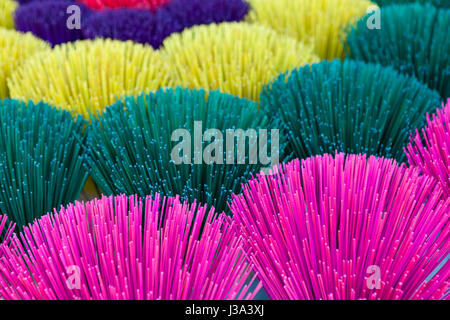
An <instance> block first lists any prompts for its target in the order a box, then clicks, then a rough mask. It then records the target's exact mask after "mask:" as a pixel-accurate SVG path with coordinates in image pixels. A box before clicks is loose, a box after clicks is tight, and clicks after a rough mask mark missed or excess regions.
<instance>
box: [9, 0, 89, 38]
mask: <svg viewBox="0 0 450 320" xmlns="http://www.w3.org/2000/svg"><path fill="white" fill-rule="evenodd" d="M74 6H76V7H77V8H78V9H79V10H80V25H79V26H77V25H76V19H75V20H74V19H72V18H70V17H71V16H72V15H71V14H69V13H68V12H72V11H71V10H70V8H71V7H74ZM90 14H91V11H90V10H89V8H87V7H86V6H85V5H83V4H81V3H77V2H75V1H71V0H59V1H55V0H45V1H34V2H30V3H27V4H24V5H21V6H20V7H19V8H18V9H17V10H16V12H15V19H14V21H15V26H16V29H17V30H18V31H21V32H31V33H32V34H33V35H35V36H36V37H39V38H41V39H43V40H45V41H47V42H48V43H50V44H51V45H52V46H56V45H58V44H62V43H66V42H73V41H77V40H81V39H83V34H82V29H83V28H84V26H82V22H83V21H84V20H86V19H87V17H88V16H89V15H90ZM72 23H73V24H74V25H72ZM83 23H84V22H83Z"/></svg>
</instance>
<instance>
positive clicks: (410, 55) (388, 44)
mask: <svg viewBox="0 0 450 320" xmlns="http://www.w3.org/2000/svg"><path fill="white" fill-rule="evenodd" d="M447 2H448V3H450V1H447ZM374 18H376V17H375V16H373V14H369V15H368V16H366V17H364V18H362V19H361V20H360V21H359V22H358V23H357V24H356V26H354V27H351V28H349V33H348V35H347V47H346V49H347V54H348V57H350V58H352V59H355V60H363V61H366V62H373V63H380V64H381V65H383V66H393V67H394V68H395V69H396V70H398V71H400V72H401V73H404V74H409V75H413V76H415V77H416V78H417V79H419V80H420V81H421V82H423V83H424V84H426V85H428V87H430V88H431V89H434V90H437V91H438V92H439V93H440V94H441V97H442V98H443V99H447V98H448V97H450V37H449V36H448V31H449V25H450V9H444V8H442V9H438V8H436V7H434V6H431V5H420V4H417V3H414V4H408V5H392V6H386V7H382V8H381V12H380V13H379V17H378V19H379V25H378V27H379V28H369V27H368V26H369V25H371V23H372V22H374V20H373V19H374ZM368 19H370V20H371V21H368Z"/></svg>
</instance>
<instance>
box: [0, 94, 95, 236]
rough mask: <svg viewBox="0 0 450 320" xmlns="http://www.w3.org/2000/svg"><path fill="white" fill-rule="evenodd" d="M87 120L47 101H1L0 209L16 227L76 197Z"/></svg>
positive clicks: (82, 174)
mask: <svg viewBox="0 0 450 320" xmlns="http://www.w3.org/2000/svg"><path fill="white" fill-rule="evenodd" d="M85 125H86V122H85V121H84V120H82V119H81V117H80V116H78V117H76V118H72V115H71V114H70V113H69V112H67V111H62V110H59V109H57V108H55V107H52V106H50V105H48V104H45V103H42V102H41V103H37V104H34V103H32V102H29V103H25V102H21V101H18V100H9V99H7V100H3V101H0V214H3V215H7V216H8V218H9V220H10V221H12V222H14V223H16V224H17V227H18V229H19V230H21V229H22V227H23V226H24V225H26V224H28V223H30V222H32V221H34V220H35V219H36V218H39V217H40V216H42V215H44V214H46V213H47V212H49V211H51V210H52V209H53V208H55V207H59V206H60V205H64V204H67V203H69V202H71V201H73V200H75V199H77V198H78V196H79V194H80V192H81V190H82V188H83V186H84V183H85V181H86V179H87V171H86V170H85V168H84V166H83V162H84V160H85V158H84V149H83V145H82V144H83V140H84V138H83V130H84V127H85Z"/></svg>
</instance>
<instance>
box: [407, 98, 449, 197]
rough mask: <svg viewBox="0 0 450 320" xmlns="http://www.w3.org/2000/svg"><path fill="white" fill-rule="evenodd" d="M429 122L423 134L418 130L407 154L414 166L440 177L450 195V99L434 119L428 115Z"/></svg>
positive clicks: (446, 192) (447, 193) (445, 191)
mask: <svg viewBox="0 0 450 320" xmlns="http://www.w3.org/2000/svg"><path fill="white" fill-rule="evenodd" d="M427 122H428V125H427V126H426V127H425V128H424V129H422V135H420V133H419V131H417V130H416V135H415V136H414V138H413V139H412V141H411V143H410V144H409V145H408V147H407V148H406V149H405V152H406V156H407V157H408V160H409V163H410V164H411V165H412V166H416V167H418V168H419V169H420V170H421V171H422V172H424V173H425V174H428V175H431V176H433V177H435V178H436V179H438V180H439V181H440V183H441V185H442V186H443V188H444V193H445V194H446V195H447V196H449V197H450V99H448V100H447V105H446V106H445V105H444V104H443V108H442V109H441V110H437V112H436V114H434V115H433V118H432V119H430V116H429V115H427ZM422 137H423V138H422Z"/></svg>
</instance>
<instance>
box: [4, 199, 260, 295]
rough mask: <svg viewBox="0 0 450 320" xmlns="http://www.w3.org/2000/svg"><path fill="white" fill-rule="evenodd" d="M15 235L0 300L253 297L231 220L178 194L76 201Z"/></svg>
mask: <svg viewBox="0 0 450 320" xmlns="http://www.w3.org/2000/svg"><path fill="white" fill-rule="evenodd" d="M20 239H21V240H22V242H21V241H20V240H19V238H18V237H14V238H13V240H12V243H11V245H10V246H9V247H8V248H6V249H5V254H4V256H3V257H1V258H0V296H2V297H4V298H5V299H132V300H134V299H161V300H171V299H194V300H196V299H208V300H210V299H211V300H216V299H244V298H246V299H251V298H253V296H254V293H253V292H251V291H250V287H253V282H254V281H255V280H256V279H255V276H252V270H251V268H250V267H249V264H248V263H247V262H246V260H245V257H244V254H243V253H242V252H241V238H240V237H239V236H238V234H237V232H236V225H235V224H234V223H233V222H232V220H231V219H230V218H229V217H227V216H226V215H224V214H221V215H217V214H216V213H215V212H214V209H212V210H211V211H209V212H207V211H206V207H201V206H197V205H196V204H195V203H194V204H192V205H188V204H187V203H186V202H185V203H181V202H180V200H179V199H178V198H167V199H166V198H164V199H161V198H160V196H159V195H156V196H155V198H154V199H152V198H151V197H147V198H145V199H140V198H138V197H136V196H132V197H130V198H128V197H126V196H123V195H122V196H117V197H115V198H113V197H109V198H108V197H103V198H102V199H101V200H93V201H92V202H88V203H85V204H84V203H79V202H77V203H76V204H75V205H69V206H68V207H67V208H62V209H61V211H60V212H59V213H57V212H56V211H55V213H53V214H49V215H46V216H44V217H42V218H41V219H40V220H38V221H37V222H36V223H34V224H33V225H30V226H29V227H27V228H25V229H24V231H23V233H21V234H20ZM21 243H26V246H23V245H22V244H21ZM258 289H259V287H257V288H256V289H255V293H256V291H258Z"/></svg>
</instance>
